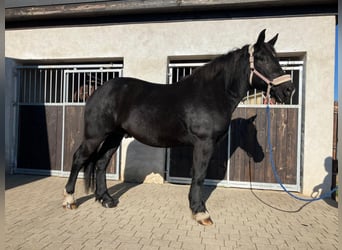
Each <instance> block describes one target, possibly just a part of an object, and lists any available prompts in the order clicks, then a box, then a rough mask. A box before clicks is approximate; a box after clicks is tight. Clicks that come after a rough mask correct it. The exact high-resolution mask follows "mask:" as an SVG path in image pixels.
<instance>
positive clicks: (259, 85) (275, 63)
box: [249, 30, 295, 103]
mask: <svg viewBox="0 0 342 250" xmlns="http://www.w3.org/2000/svg"><path fill="white" fill-rule="evenodd" d="M265 32H266V30H263V31H261V32H260V34H259V36H258V40H257V42H256V43H255V44H254V45H250V46H249V62H250V70H251V71H250V79H249V83H250V85H251V87H252V88H256V89H259V90H263V91H267V95H269V94H270V96H271V98H275V100H276V101H277V102H280V103H288V102H289V100H290V98H291V96H292V94H293V92H294V90H295V87H294V84H293V83H292V80H291V76H290V75H287V74H285V72H284V71H283V69H282V68H281V66H280V64H279V60H278V58H277V55H276V52H275V49H274V45H275V43H276V41H277V39H278V34H277V35H275V36H274V37H273V38H272V39H271V40H269V41H268V42H265Z"/></svg>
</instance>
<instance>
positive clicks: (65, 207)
mask: <svg viewBox="0 0 342 250" xmlns="http://www.w3.org/2000/svg"><path fill="white" fill-rule="evenodd" d="M63 208H64V209H70V210H73V209H76V208H77V205H76V203H66V204H63Z"/></svg>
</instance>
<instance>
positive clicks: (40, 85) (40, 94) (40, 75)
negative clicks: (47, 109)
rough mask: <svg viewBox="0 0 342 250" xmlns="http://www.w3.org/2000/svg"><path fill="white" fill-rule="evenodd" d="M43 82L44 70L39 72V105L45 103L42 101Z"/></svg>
mask: <svg viewBox="0 0 342 250" xmlns="http://www.w3.org/2000/svg"><path fill="white" fill-rule="evenodd" d="M42 82H43V74H42V70H41V69H40V70H39V101H38V102H39V103H41V102H43V101H42V99H43V98H42V84H43V83H42Z"/></svg>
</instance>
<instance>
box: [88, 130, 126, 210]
mask: <svg viewBox="0 0 342 250" xmlns="http://www.w3.org/2000/svg"><path fill="white" fill-rule="evenodd" d="M122 138H123V135H116V134H111V135H109V136H108V137H107V138H106V140H105V141H104V143H103V145H102V146H101V149H100V151H99V152H98V156H99V158H98V160H97V162H96V189H95V200H98V201H99V202H101V204H102V206H103V207H106V208H111V207H115V206H116V205H117V201H115V200H114V199H113V198H112V197H111V196H110V194H109V193H108V189H107V183H106V169H107V167H108V164H109V162H110V160H111V158H112V156H113V154H114V153H115V152H116V150H117V149H118V147H119V145H120V143H121V140H122Z"/></svg>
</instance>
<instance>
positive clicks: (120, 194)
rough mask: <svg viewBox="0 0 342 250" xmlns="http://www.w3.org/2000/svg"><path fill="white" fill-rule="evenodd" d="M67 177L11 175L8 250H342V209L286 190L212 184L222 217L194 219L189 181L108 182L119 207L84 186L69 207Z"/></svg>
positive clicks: (216, 212) (215, 209) (212, 204)
mask: <svg viewBox="0 0 342 250" xmlns="http://www.w3.org/2000/svg"><path fill="white" fill-rule="evenodd" d="M65 183H66V179H65V178H60V177H39V176H30V175H26V176H25V175H11V176H7V178H6V191H5V199H6V200H5V201H6V205H5V209H6V210H5V212H6V217H5V221H6V229H5V230H6V231H5V236H6V241H5V248H6V249H30V250H31V249H32V250H36V249H53V250H54V249H129V250H135V249H146V250H154V249H195V250H202V249H209V250H215V249H242V250H249V249H265V250H272V249H277V250H278V249H296V250H298V249H301V250H304V249H324V250H329V249H338V211H337V210H338V209H337V204H336V203H335V202H333V201H331V200H328V201H318V202H312V203H309V204H306V203H304V202H300V201H297V200H294V199H293V198H291V197H289V196H288V195H286V194H285V193H283V192H276V191H258V190H249V189H233V188H214V187H206V188H205V194H206V198H208V200H207V207H208V210H209V211H210V213H211V217H212V219H213V221H214V223H215V224H214V225H213V226H209V227H204V226H201V225H198V224H197V223H196V222H195V221H194V220H192V219H191V216H190V210H189V208H188V200H187V194H188V190H189V186H188V185H175V184H163V185H160V184H141V185H138V184H129V183H121V182H114V181H110V182H108V187H110V189H109V191H110V193H111V194H112V195H113V196H114V197H115V198H116V199H118V202H119V203H118V206H117V207H116V208H112V209H105V208H103V207H102V206H101V205H100V204H99V203H97V202H94V197H93V195H87V194H85V193H84V191H83V190H84V188H83V180H78V182H77V186H76V190H77V191H76V197H77V198H78V203H79V204H80V206H79V208H78V209H76V210H64V209H63V208H62V199H63V187H64V185H65Z"/></svg>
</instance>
